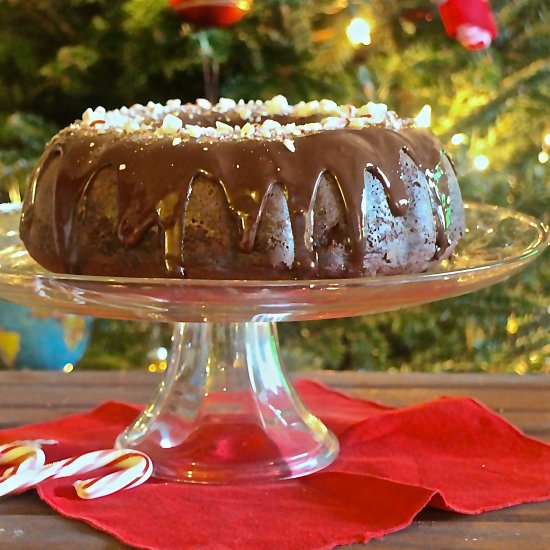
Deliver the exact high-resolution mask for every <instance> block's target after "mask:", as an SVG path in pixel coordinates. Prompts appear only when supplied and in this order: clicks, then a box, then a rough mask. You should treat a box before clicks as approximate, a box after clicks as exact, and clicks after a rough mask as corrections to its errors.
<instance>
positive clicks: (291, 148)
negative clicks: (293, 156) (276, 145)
mask: <svg viewBox="0 0 550 550" xmlns="http://www.w3.org/2000/svg"><path fill="white" fill-rule="evenodd" d="M283 145H284V146H285V147H286V148H287V149H288V150H289V151H290V152H291V153H295V152H296V146H295V145H294V140H292V139H285V140H284V141H283Z"/></svg>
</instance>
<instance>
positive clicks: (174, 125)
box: [159, 114, 183, 134]
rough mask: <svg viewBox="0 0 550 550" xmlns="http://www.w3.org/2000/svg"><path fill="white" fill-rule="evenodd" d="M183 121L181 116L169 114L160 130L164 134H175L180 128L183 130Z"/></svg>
mask: <svg viewBox="0 0 550 550" xmlns="http://www.w3.org/2000/svg"><path fill="white" fill-rule="evenodd" d="M182 126H183V122H182V121H181V118H178V117H177V116H175V115H172V114H167V115H166V116H165V117H164V120H163V121H162V126H161V127H160V128H159V130H160V132H161V133H163V134H175V133H177V132H178V130H181V128H182Z"/></svg>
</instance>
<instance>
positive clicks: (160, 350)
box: [157, 347, 168, 361]
mask: <svg viewBox="0 0 550 550" xmlns="http://www.w3.org/2000/svg"><path fill="white" fill-rule="evenodd" d="M157 357H158V358H159V361H164V360H165V359H166V358H167V357H168V350H167V349H166V348H163V347H160V348H158V349H157Z"/></svg>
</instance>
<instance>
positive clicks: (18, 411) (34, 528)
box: [0, 371, 550, 550]
mask: <svg viewBox="0 0 550 550" xmlns="http://www.w3.org/2000/svg"><path fill="white" fill-rule="evenodd" d="M308 376H310V377H311V378H316V379H318V380H321V381H323V382H325V383H326V384H328V385H330V386H332V387H335V388H338V389H341V390H343V391H346V392H349V393H350V394H353V395H355V396H358V397H364V398H368V399H374V400H379V401H381V402H383V403H386V404H389V405H397V406H400V405H409V404H412V403H418V402H421V401H425V400H427V399H430V398H432V397H435V396H439V395H467V396H471V397H476V398H478V399H480V400H481V401H482V402H484V403H485V404H486V405H488V406H489V407H491V408H492V409H494V410H495V411H497V412H499V413H500V414H502V415H503V416H504V417H505V418H507V419H509V420H510V421H512V422H514V423H515V424H516V425H517V426H519V427H520V428H522V429H523V430H524V431H525V432H526V433H527V434H529V435H532V436H535V437H538V438H540V439H544V440H546V441H550V377H544V376H523V377H519V376H502V375H459V374H438V375H432V374H409V375H403V374H399V375H396V374H383V373H351V372H347V373H335V372H322V373H321V372H315V373H308ZM158 380H159V379H158V377H157V376H156V375H152V374H148V373H122V372H108V373H106V372H76V373H71V374H63V373H38V372H37V373H33V372H10V371H4V372H0V429H3V428H9V427H14V426H17V425H19V424H24V423H28V422H37V421H43V420H48V419H51V418H55V417H57V416H60V415H64V414H69V413H74V412H79V411H84V410H86V409H89V408H91V407H93V406H95V405H97V404H98V403H100V402H101V401H104V400H107V399H119V400H125V401H132V402H146V401H148V400H149V399H150V398H151V397H152V394H153V389H154V388H155V387H156V384H157V383H158ZM533 467H534V468H536V464H533ZM360 546H361V545H354V546H353V547H348V548H354V549H357V548H359V547H360ZM368 547H369V548H383V549H391V548H420V549H431V548H434V549H451V548H452V549H458V548H461V549H466V548H475V549H486V550H498V549H502V550H508V549H510V550H512V549H516V548H521V549H525V550H538V549H540V550H547V549H550V501H547V502H543V503H537V504H524V505H520V506H514V507H511V508H508V509H505V510H500V511H495V512H488V513H485V514H481V515H477V516H461V515H459V514H453V513H448V512H442V511H437V510H429V509H428V510H425V511H423V512H422V513H421V514H420V515H419V516H418V517H417V519H416V520H415V521H414V523H413V525H411V526H410V527H409V528H407V529H405V530H403V531H400V532H398V533H394V534H391V535H388V536H387V537H385V538H384V539H383V540H375V541H371V542H370V543H369V544H368ZM0 548H1V549H11V548H14V549H15V548H16V549H23V550H27V549H28V550H34V549H36V550H38V549H40V550H42V549H48V548H64V549H72V548H78V549H85V550H87V549H102V550H106V549H115V548H125V547H124V546H122V545H120V544H119V543H117V542H116V541H115V540H114V539H113V538H111V537H109V536H108V535H105V534H102V533H99V532H98V531H94V530H93V529H92V528H91V527H89V526H87V525H85V524H84V523H81V522H78V521H73V520H69V519H65V518H62V517H61V516H58V515H57V514H55V513H54V512H52V511H51V510H50V508H49V507H48V506H46V505H45V504H44V503H42V502H41V501H40V500H39V498H38V497H37V496H36V494H35V493H30V494H25V495H20V496H17V497H13V498H6V499H3V500H2V501H0ZM243 550H252V549H243ZM267 550H271V549H267Z"/></svg>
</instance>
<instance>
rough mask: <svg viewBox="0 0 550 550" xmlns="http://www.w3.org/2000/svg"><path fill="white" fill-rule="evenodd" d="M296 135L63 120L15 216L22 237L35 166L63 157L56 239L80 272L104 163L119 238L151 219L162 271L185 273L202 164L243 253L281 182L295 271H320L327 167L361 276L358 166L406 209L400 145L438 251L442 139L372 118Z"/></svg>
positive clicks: (444, 186)
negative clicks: (262, 136) (319, 211)
mask: <svg viewBox="0 0 550 550" xmlns="http://www.w3.org/2000/svg"><path fill="white" fill-rule="evenodd" d="M279 118H281V117H279ZM282 118H284V117H282ZM215 120H223V121H227V122H230V123H233V122H234V121H233V119H232V117H231V116H229V115H226V116H224V117H221V116H220V115H219V114H216V115H212V116H205V117H204V118H203V119H201V120H198V119H196V118H195V117H194V118H193V119H189V120H185V121H184V122H186V123H187V122H189V123H193V124H199V123H202V124H204V125H212V124H214V122H215ZM309 120H311V119H309ZM293 121H296V119H293ZM282 122H283V123H285V122H288V121H286V120H282ZM299 122H300V123H303V122H304V120H303V119H302V120H299ZM293 140H294V146H295V152H291V151H290V150H289V149H288V148H287V147H285V145H284V144H283V143H282V142H280V141H269V140H259V139H240V140H219V141H207V140H204V139H199V140H194V139H189V140H188V141H183V142H182V143H181V144H178V145H175V146H174V145H172V137H158V136H155V135H153V134H149V135H148V137H147V136H146V135H145V134H143V133H135V134H132V133H128V134H126V133H120V132H117V131H113V130H111V131H106V132H104V133H100V132H94V131H91V130H88V131H82V130H71V129H70V128H67V129H65V130H63V131H61V132H60V133H59V134H58V135H57V136H56V137H55V138H54V139H53V140H52V141H51V142H50V144H49V145H48V147H47V148H46V151H45V152H44V155H43V156H42V158H41V160H40V161H39V163H38V167H37V169H36V170H35V172H34V174H33V178H32V181H31V188H30V195H29V198H28V199H27V200H26V201H25V207H24V210H23V216H22V220H21V233H22V236H23V238H24V236H25V234H29V232H30V226H31V224H32V222H33V215H32V214H33V207H34V198H35V196H36V186H37V185H40V182H41V174H42V173H44V170H45V166H47V164H48V163H49V162H51V161H52V159H53V158H54V157H56V156H59V157H60V158H59V163H58V169H57V173H56V174H54V175H53V178H54V180H55V181H54V210H53V216H54V230H53V239H54V242H55V250H56V253H57V256H58V258H59V260H60V261H61V263H62V265H63V266H64V268H65V270H66V271H67V272H69V273H78V272H79V263H80V261H79V260H80V259H79V249H78V246H75V243H76V242H77V240H76V239H77V236H78V231H79V227H80V224H81V222H80V220H81V219H82V218H83V213H84V212H85V209H86V196H87V191H88V189H89V188H90V186H92V185H93V183H94V180H95V178H96V177H97V175H98V174H99V173H100V172H101V171H102V170H105V169H108V168H110V169H114V170H115V171H116V174H117V186H118V197H117V202H118V212H119V220H118V238H119V240H120V242H121V243H122V245H123V246H125V247H132V246H135V245H136V244H137V243H139V242H140V240H141V239H142V238H143V236H144V234H145V233H146V232H147V231H148V230H149V229H150V228H151V227H152V226H154V225H157V226H158V227H159V228H160V229H161V230H162V232H163V234H164V242H165V265H166V276H172V277H174V276H175V277H184V276H185V261H184V251H183V246H182V243H183V231H184V228H183V221H184V214H185V208H186V204H187V199H188V197H189V195H190V192H191V188H192V185H193V180H194V178H195V177H196V175H197V174H199V173H203V174H206V175H209V176H211V177H212V178H214V179H216V180H219V181H220V182H221V184H222V186H223V189H224V191H225V194H226V197H227V201H228V204H229V206H230V208H231V210H232V212H233V213H234V216H235V221H236V223H238V227H239V234H240V247H241V249H242V250H243V251H244V252H248V251H251V250H252V248H253V246H254V241H255V235H256V231H257V228H258V224H259V221H260V218H261V213H262V207H263V204H264V202H265V197H266V196H267V194H268V192H269V190H270V187H271V186H272V185H273V184H275V183H277V184H279V185H281V186H282V187H283V189H284V190H285V193H286V196H287V200H288V208H289V212H290V217H291V224H292V231H293V236H294V247H295V250H294V253H295V261H294V266H293V270H294V271H295V273H296V275H297V276H298V277H300V278H304V277H309V276H316V275H317V274H318V271H317V258H316V253H315V250H314V246H313V239H312V235H313V228H312V212H313V203H314V200H315V193H316V188H317V185H318V182H319V179H320V177H321V176H322V175H323V173H330V174H332V175H333V176H334V178H335V179H336V181H337V183H338V186H339V188H340V191H341V193H342V197H343V200H344V203H345V206H346V216H347V227H348V231H349V245H350V246H349V249H350V254H349V261H350V262H351V265H350V267H349V270H348V271H349V273H350V274H357V275H360V274H361V273H362V271H363V263H364V256H365V246H366V238H365V235H364V231H363V213H362V209H361V204H362V200H363V192H364V184H363V181H364V172H365V170H368V171H369V172H371V173H372V174H373V176H374V177H376V178H377V179H379V180H380V182H381V183H382V185H383V188H384V191H385V193H386V197H387V200H388V206H389V208H390V210H391V212H392V214H393V215H394V216H404V215H405V214H406V213H407V211H408V208H409V199H408V196H407V192H406V189H405V184H404V182H403V181H402V178H401V168H400V153H401V151H403V150H404V151H405V152H406V153H407V154H408V155H409V156H410V157H411V158H412V160H413V161H414V162H415V163H416V164H417V165H418V166H419V167H420V169H421V170H422V171H423V172H424V173H425V174H426V177H427V179H428V183H429V192H430V197H431V201H432V207H433V211H434V213H435V216H434V218H435V223H436V232H437V241H436V245H437V250H436V251H435V257H439V256H441V255H442V254H443V253H444V252H445V250H446V249H447V248H448V247H449V245H450V242H449V237H448V225H449V219H450V216H449V208H450V206H449V189H448V182H447V176H446V175H445V171H444V170H442V169H441V158H442V157H441V155H442V147H441V144H440V142H439V141H438V140H437V139H436V138H435V137H434V136H433V135H432V134H431V133H429V132H428V131H425V130H421V129H415V128H405V129H403V130H401V131H400V132H396V131H394V130H390V129H386V128H384V127H382V126H370V127H367V128H364V129H351V128H343V129H338V130H330V131H322V132H319V133H315V134H308V135H304V136H301V137H295V138H293ZM92 144H93V145H92Z"/></svg>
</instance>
